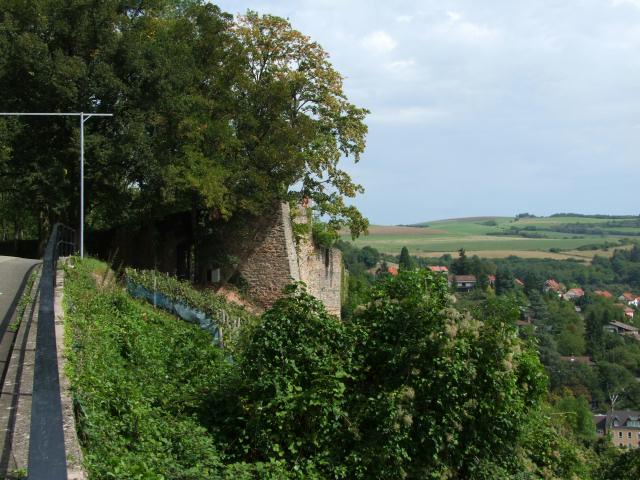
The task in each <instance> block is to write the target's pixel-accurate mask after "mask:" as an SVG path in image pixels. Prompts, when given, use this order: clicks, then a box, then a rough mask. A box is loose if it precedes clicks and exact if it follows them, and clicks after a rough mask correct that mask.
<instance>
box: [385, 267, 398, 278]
mask: <svg viewBox="0 0 640 480" xmlns="http://www.w3.org/2000/svg"><path fill="white" fill-rule="evenodd" d="M387 272H389V273H390V274H391V275H393V276H394V277H395V276H397V275H398V267H387Z"/></svg>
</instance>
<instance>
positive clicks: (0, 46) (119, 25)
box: [0, 0, 367, 239]
mask: <svg viewBox="0 0 640 480" xmlns="http://www.w3.org/2000/svg"><path fill="white" fill-rule="evenodd" d="M0 90H1V91H2V98H1V99H0V110H2V111H17V112H20V111H22V112H69V111H71V112H80V111H84V112H107V113H113V114H114V117H113V118H112V119H91V120H90V121H89V122H88V123H87V124H86V129H85V136H86V138H85V145H86V147H85V150H86V152H85V154H86V159H87V163H86V169H85V177H86V192H87V195H86V199H87V222H88V224H89V226H90V227H91V228H94V229H104V228H109V227H112V226H114V225H121V224H126V223H141V222H145V221H150V220H151V219H154V218H161V217H164V216H166V215H168V214H171V213H174V212H191V213H192V214H193V217H194V218H195V220H196V221H197V222H199V223H202V224H205V225H206V224H209V225H210V224H212V223H214V222H217V221H226V220H228V219H230V218H232V217H234V216H236V217H238V216H243V215H249V216H256V215H262V214H263V213H264V212H265V211H269V210H270V209H272V208H273V206H274V204H275V203H277V202H280V201H285V200H290V199H292V198H293V199H298V200H301V199H303V198H308V199H311V200H312V201H313V205H314V206H315V208H316V210H317V212H318V213H319V214H322V215H326V216H328V218H329V219H330V221H329V225H330V227H331V228H334V229H338V228H340V227H343V226H348V227H349V228H351V231H352V232H353V234H354V235H357V234H358V233H360V232H362V231H363V230H365V229H366V227H367V221H366V219H364V218H363V217H362V215H361V214H360V213H359V212H358V210H357V209H356V208H354V207H352V206H349V205H347V204H346V203H345V201H344V199H345V197H353V196H355V195H356V194H358V193H360V192H362V187H361V186H359V185H358V184H357V183H355V182H354V181H353V180H352V179H351V177H350V176H349V175H348V174H347V172H345V171H344V170H343V169H342V168H341V166H340V165H341V164H340V161H341V160H342V159H343V158H345V157H350V158H351V159H353V160H354V161H358V160H359V158H360V155H361V154H362V152H363V150H364V148H365V137H366V133H367V127H366V125H365V124H364V118H365V116H366V114H367V111H366V110H365V109H363V108H360V107H357V106H356V105H354V104H352V103H350V102H349V100H348V99H347V97H346V95H345V93H344V90H343V85H342V76H341V75H340V73H339V72H337V71H336V70H335V69H334V68H333V66H332V65H331V63H330V62H329V58H328V54H327V52H325V51H324V50H323V49H322V47H321V46H320V45H318V44H317V43H316V42H313V41H312V40H311V39H309V38H308V37H307V36H305V35H303V34H302V33H300V32H298V31H296V30H295V29H293V28H292V27H291V25H290V24H289V22H288V21H286V20H284V19H282V18H278V17H275V16H271V15H258V14H257V13H254V12H250V11H249V12H247V13H246V14H245V15H240V16H238V17H236V18H234V17H233V16H231V15H230V14H227V13H224V12H222V11H221V10H220V9H219V8H218V7H217V6H215V5H212V4H210V3H208V2H204V1H200V0H182V1H170V0H151V1H145V2H123V1H120V0H106V1H102V2H94V1H89V0H71V1H67V2H50V1H46V0H34V1H30V2H24V1H20V0H7V1H4V2H2V5H1V6H0ZM78 136H79V126H78V119H77V117H73V118H65V117H45V118H39V117H30V118H8V117H3V118H0V217H1V218H2V223H1V224H0V228H1V229H2V236H3V238H5V239H7V238H40V239H43V238H44V237H46V234H47V232H48V230H49V228H50V227H51V225H52V224H53V222H55V221H63V222H66V223H69V224H71V225H75V224H76V223H77V218H78V215H79V213H78V203H79V201H78V200H79V191H78V178H79V161H78V157H79V141H78Z"/></svg>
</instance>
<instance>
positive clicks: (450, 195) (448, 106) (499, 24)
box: [215, 0, 640, 225]
mask: <svg viewBox="0 0 640 480" xmlns="http://www.w3.org/2000/svg"><path fill="white" fill-rule="evenodd" d="M215 3H216V4H217V5H219V6H220V7H221V8H222V9H223V10H224V11H227V12H230V13H233V14H238V13H244V12H246V10H247V9H251V10H255V11H257V12H259V13H269V14H272V15H278V16H281V17H285V18H288V19H289V20H290V22H291V24H292V25H293V27H294V28H295V29H297V30H299V31H301V32H303V33H304V34H306V35H308V36H310V37H311V38H312V39H313V40H314V41H317V42H318V43H320V45H322V47H323V48H324V49H325V50H326V51H327V52H328V53H329V55H330V58H331V62H332V64H333V65H334V67H335V68H336V69H337V70H338V71H339V72H340V73H341V74H342V75H343V76H344V77H345V81H344V82H345V83H344V87H345V93H346V95H347V97H348V98H349V100H350V101H351V102H352V103H354V104H356V105H358V106H360V107H365V108H367V109H369V110H370V111H371V114H370V116H369V117H368V118H367V120H366V123H367V125H368V126H369V134H368V137H367V149H366V151H365V154H364V155H363V156H362V159H361V161H360V162H359V163H357V164H354V163H353V162H352V161H351V160H349V159H347V160H345V162H344V165H343V167H344V168H345V169H346V170H347V171H349V172H350V173H351V174H352V175H353V177H354V179H355V180H356V181H357V182H358V183H360V184H362V185H363V186H364V188H365V190H366V191H365V193H364V194H363V195H360V196H359V197H358V198H357V199H356V200H355V201H354V204H355V205H356V206H357V207H358V208H359V209H360V211H362V212H363V214H364V215H365V216H367V217H368V218H369V219H370V221H371V222H372V223H373V224H389V225H391V224H393V225H395V224H411V223H417V222H421V221H429V220H436V219H443V218H455V217H467V216H481V215H505V216H513V215H515V214H517V213H522V212H529V213H533V214H536V215H549V214H552V213H557V212H576V213H611V214H634V215H637V214H639V213H640V205H638V202H637V199H638V198H640V195H639V194H638V192H639V189H638V186H639V181H640V0H535V1H525V0H518V1H514V0H483V1H478V0H398V1H393V0H388V1H382V0H368V1H366V0H223V1H219V2H215Z"/></svg>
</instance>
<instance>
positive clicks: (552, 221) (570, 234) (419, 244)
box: [343, 216, 640, 259]
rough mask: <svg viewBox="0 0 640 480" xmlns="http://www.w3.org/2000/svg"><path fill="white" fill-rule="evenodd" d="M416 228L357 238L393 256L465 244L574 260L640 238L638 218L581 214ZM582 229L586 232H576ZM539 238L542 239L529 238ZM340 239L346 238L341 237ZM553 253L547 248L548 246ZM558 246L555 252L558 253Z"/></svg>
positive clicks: (495, 253)
mask: <svg viewBox="0 0 640 480" xmlns="http://www.w3.org/2000/svg"><path fill="white" fill-rule="evenodd" d="M418 225H419V226H372V227H371V228H370V229H369V230H370V234H369V235H367V236H363V237H361V238H359V239H358V240H356V241H355V244H356V245H358V246H360V247H363V246H365V245H370V246H372V247H374V248H376V249H378V250H379V251H381V252H383V253H389V254H397V253H399V252H400V249H401V248H402V247H403V246H406V247H408V248H409V251H410V252H411V253H412V254H413V255H419V256H440V255H441V254H443V253H455V252H456V251H457V250H458V249H460V248H464V249H465V250H467V251H468V252H469V253H470V254H477V255H479V256H485V257H506V256H509V255H519V256H525V257H537V258H540V257H549V258H577V259H588V258H591V257H592V256H593V255H594V254H596V253H597V254H608V253H610V252H611V248H609V249H606V250H605V249H601V250H596V251H594V250H582V251H581V250H577V249H578V248H579V247H582V246H585V245H594V244H597V245H600V244H604V243H605V242H609V243H618V242H620V240H623V239H625V238H628V239H631V240H640V219H638V218H637V217H635V218H631V217H611V218H595V217H581V216H576V217H573V216H562V217H540V218H537V217H536V218H522V219H518V220H515V219H514V218H513V217H473V218H460V219H449V220H438V221H432V222H425V223H423V224H418ZM581 230H585V231H586V232H587V233H579V232H580V231H581ZM530 236H539V237H543V238H527V237H530ZM343 239H344V240H350V238H349V237H348V236H347V235H345V236H344V237H343ZM551 249H553V250H554V251H553V252H551V251H550V250H551ZM558 250H559V251H558Z"/></svg>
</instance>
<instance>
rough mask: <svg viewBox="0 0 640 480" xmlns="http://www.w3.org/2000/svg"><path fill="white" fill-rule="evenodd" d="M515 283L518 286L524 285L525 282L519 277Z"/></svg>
mask: <svg viewBox="0 0 640 480" xmlns="http://www.w3.org/2000/svg"><path fill="white" fill-rule="evenodd" d="M513 283H515V284H516V285H517V286H518V287H524V282H523V281H522V280H520V279H519V278H516V279H515V280H514V281H513Z"/></svg>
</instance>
